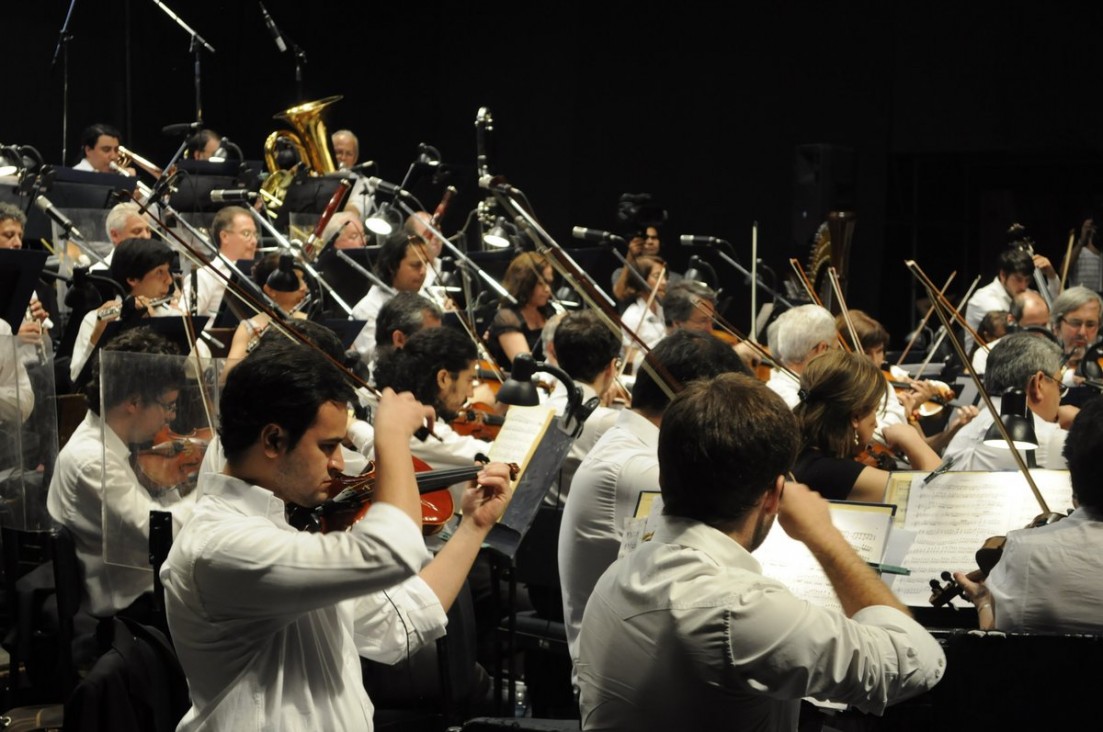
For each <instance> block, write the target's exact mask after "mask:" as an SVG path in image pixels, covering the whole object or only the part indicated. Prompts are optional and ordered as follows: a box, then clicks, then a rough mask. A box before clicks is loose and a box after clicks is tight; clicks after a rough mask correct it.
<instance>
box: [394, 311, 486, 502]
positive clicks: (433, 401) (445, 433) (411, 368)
mask: <svg viewBox="0 0 1103 732" xmlns="http://www.w3.org/2000/svg"><path fill="white" fill-rule="evenodd" d="M476 356H477V351H476V350H475V344H474V343H472V342H471V340H470V339H469V338H467V336H465V335H464V334H462V333H460V332H459V331H458V330H455V329H453V328H424V329H422V330H419V331H417V332H416V333H414V334H413V335H412V336H410V337H409V338H408V339H406V343H405V345H404V346H403V347H402V348H393V349H387V350H386V352H384V353H381V354H380V357H379V360H378V361H377V362H376V365H375V372H374V378H375V385H376V387H377V388H380V389H383V388H387V387H389V388H391V389H394V390H395V391H409V392H412V393H413V395H414V396H415V397H416V398H417V399H418V400H419V401H421V402H422V403H423V404H427V405H430V406H432V407H433V409H435V410H436V416H437V418H436V421H435V422H434V424H433V430H432V431H433V435H430V436H429V437H428V438H426V439H424V440H421V439H414V440H412V441H411V443H410V450H411V452H413V454H414V456H415V457H417V458H419V459H421V460H424V461H425V462H426V463H428V464H429V466H430V467H432V468H435V469H439V468H466V467H469V466H470V465H471V464H472V463H474V462H475V459H476V458H475V456H476V455H478V454H480V453H483V454H485V453H486V452H488V451H489V450H490V443H489V442H486V441H484V440H479V439H476V438H475V437H472V436H471V435H460V434H458V433H457V432H455V431H454V430H453V429H452V428H451V426H450V423H451V422H452V420H453V419H455V418H456V416H457V415H458V414H459V411H460V409H462V408H463V406H464V404H466V403H467V402H468V400H470V399H471V397H472V394H473V393H474V384H475V373H476V371H475V369H476ZM378 433H379V426H378V423H377V424H376V434H378ZM459 488H460V486H456V487H455V489H456V490H454V491H453V493H457V492H458V490H459ZM456 498H458V496H456ZM457 505H459V504H458V501H457Z"/></svg>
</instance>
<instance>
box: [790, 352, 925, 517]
mask: <svg viewBox="0 0 1103 732" xmlns="http://www.w3.org/2000/svg"><path fill="white" fill-rule="evenodd" d="M799 396H800V403H799V404H797V406H796V407H795V408H794V409H793V414H795V415H796V417H797V422H798V423H799V424H800V432H801V452H800V455H799V457H797V463H796V466H795V467H794V468H793V474H794V476H796V478H797V480H798V481H800V482H801V483H806V484H808V485H809V486H811V487H812V488H813V489H814V490H816V491H819V493H820V494H821V495H823V497H824V498H829V499H849V500H853V501H872V502H879V501H881V500H882V499H883V498H884V495H885V487H886V486H887V485H888V478H889V474H888V472H887V471H884V470H880V469H879V468H874V467H870V466H867V465H864V464H863V463H861V462H858V461H857V460H855V458H856V457H858V456H859V455H860V454H861V453H862V452H864V451H865V449H866V448H867V446H868V445H869V444H870V441H871V440H872V439H873V432H874V430H875V429H876V428H877V410H878V408H879V407H880V406H881V401H882V399H883V398H884V396H885V377H884V376H882V375H881V372H880V370H878V368H877V367H876V366H874V365H873V362H872V361H871V360H870V359H868V358H865V357H863V356H859V355H855V354H853V353H846V352H845V351H839V350H830V351H827V352H826V353H824V354H823V355H822V356H817V357H816V358H815V359H813V360H812V361H811V362H810V363H809V364H808V366H807V367H806V368H805V369H804V372H803V373H802V374H801V378H800V391H799ZM884 437H885V441H886V442H887V443H888V445H889V447H890V448H892V449H894V450H900V451H902V452H903V453H904V454H905V456H906V457H907V458H908V461H909V462H910V464H911V467H912V469H914V470H934V469H935V468H936V467H938V463H939V458H938V455H937V453H935V452H934V450H932V449H931V448H930V447H928V446H927V444H926V442H924V441H923V438H922V436H921V435H920V434H919V432H917V431H916V430H915V429H914V428H913V427H911V425H908V424H906V423H905V424H893V425H889V426H887V427H885V428H884Z"/></svg>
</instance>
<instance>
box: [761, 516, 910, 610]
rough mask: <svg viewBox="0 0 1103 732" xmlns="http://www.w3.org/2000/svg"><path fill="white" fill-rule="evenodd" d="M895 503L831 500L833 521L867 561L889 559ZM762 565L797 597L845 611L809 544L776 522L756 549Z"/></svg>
mask: <svg viewBox="0 0 1103 732" xmlns="http://www.w3.org/2000/svg"><path fill="white" fill-rule="evenodd" d="M895 513H896V506H893V505H890V504H884V503H855V502H849V501H832V502H831V523H833V524H834V525H835V527H836V528H837V529H839V531H841V532H842V534H843V536H844V537H845V538H846V540H847V542H849V544H850V545H851V546H852V547H854V550H855V551H856V552H858V555H859V556H860V557H862V559H864V560H866V561H867V562H870V563H873V564H881V563H884V562H886V561H887V559H888V555H886V551H887V549H888V547H889V538H890V535H891V533H892V519H893V516H894V514H895ZM754 558H755V559H757V560H758V563H759V564H761V565H762V574H763V575H765V576H767V577H772V578H774V579H777V580H780V581H781V582H784V583H785V586H786V587H788V588H789V591H790V592H792V593H793V594H794V595H796V596H797V597H800V598H803V599H805V600H808V601H809V602H811V603H813V604H815V605H819V606H820V607H827V608H834V609H836V610H840V611H841V610H842V604H841V603H840V602H839V598H838V597H837V596H836V595H835V590H834V589H832V587H831V582H829V581H828V579H827V575H825V574H824V572H823V569H822V568H821V567H820V564H819V562H817V561H816V559H815V557H813V556H812V552H810V551H808V547H806V546H805V545H804V544H802V543H801V542H799V541H796V540H795V539H792V538H790V537H789V535H788V534H786V533H785V531H784V530H783V529H782V528H781V527H780V526H778V525H775V526H774V528H773V529H772V530H771V531H770V533H769V534H768V535H767V536H766V540H765V541H764V542H762V546H760V547H759V548H758V549H756V550H755V552H754Z"/></svg>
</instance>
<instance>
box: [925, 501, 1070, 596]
mask: <svg viewBox="0 0 1103 732" xmlns="http://www.w3.org/2000/svg"><path fill="white" fill-rule="evenodd" d="M1063 518H1064V516H1063V515H1062V514H1059V513H1043V514H1039V515H1038V516H1035V517H1034V520H1033V521H1031V522H1030V523H1029V524H1027V525H1026V528H1028V529H1036V528H1038V527H1039V526H1048V525H1049V524H1052V523H1053V522H1055V521H1059V520H1060V519H1063ZM1006 543H1007V537H1006V536H990V537H988V538H987V539H985V540H984V544H982V545H981V547H980V549H978V550H977V553H976V555H975V556H976V560H977V569H974V570H973V571H972V572H969V573H968V574H966V575H965V577H966V578H967V579H969V580H970V581H971V582H980V581H982V580H984V579H985V578H987V577H988V575H989V574H991V573H992V570H993V569H994V568H995V566H996V564H997V563H999V561H1000V558H1001V557H1003V547H1004V545H1005V544H1006ZM939 576H940V577H941V578H942V581H943V582H945V583H946V584H944V585H942V584H939V582H938V580H935V579H933V580H931V582H930V585H931V597H930V603H931V605H932V606H933V607H942V606H943V605H949V604H950V601H951V600H953V599H954V598H955V597H961V596H962V593H963V592H964V591H965V588H964V587H962V586H961V584H960V583H959V582H957V581H956V580H955V579H954V576H953V575H952V574H950V573H949V572H943V573H942V574H941V575H939Z"/></svg>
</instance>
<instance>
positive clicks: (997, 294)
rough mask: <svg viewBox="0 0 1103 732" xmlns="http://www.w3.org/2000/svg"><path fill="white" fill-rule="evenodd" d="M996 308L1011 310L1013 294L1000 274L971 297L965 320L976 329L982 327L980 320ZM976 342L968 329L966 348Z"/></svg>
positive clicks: (966, 308) (966, 306)
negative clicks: (1008, 290) (1001, 279)
mask: <svg viewBox="0 0 1103 732" xmlns="http://www.w3.org/2000/svg"><path fill="white" fill-rule="evenodd" d="M994 310H1008V311H1010V310H1011V295H1010V294H1008V292H1007V288H1006V287H1004V286H1003V283H1002V282H1000V278H999V277H998V276H997V277H996V278H995V279H993V280H992V281H991V282H989V283H988V284H987V285H985V286H984V287H982V288H980V289H979V290H977V291H976V292H974V293H973V296H972V297H970V298H969V302H968V303H967V304H966V305H965V322H966V323H968V324H969V326H970V327H971V328H972V329H973V330H976V329H977V328H978V327H980V321H981V320H983V319H984V316H985V315H987V314H988V313H990V312H992V311H994ZM974 343H976V341H975V340H973V336H972V335H970V334H969V332H968V331H966V333H965V343H964V348H965V350H966V351H968V350H969V349H970V348H972V347H973V344H974Z"/></svg>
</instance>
